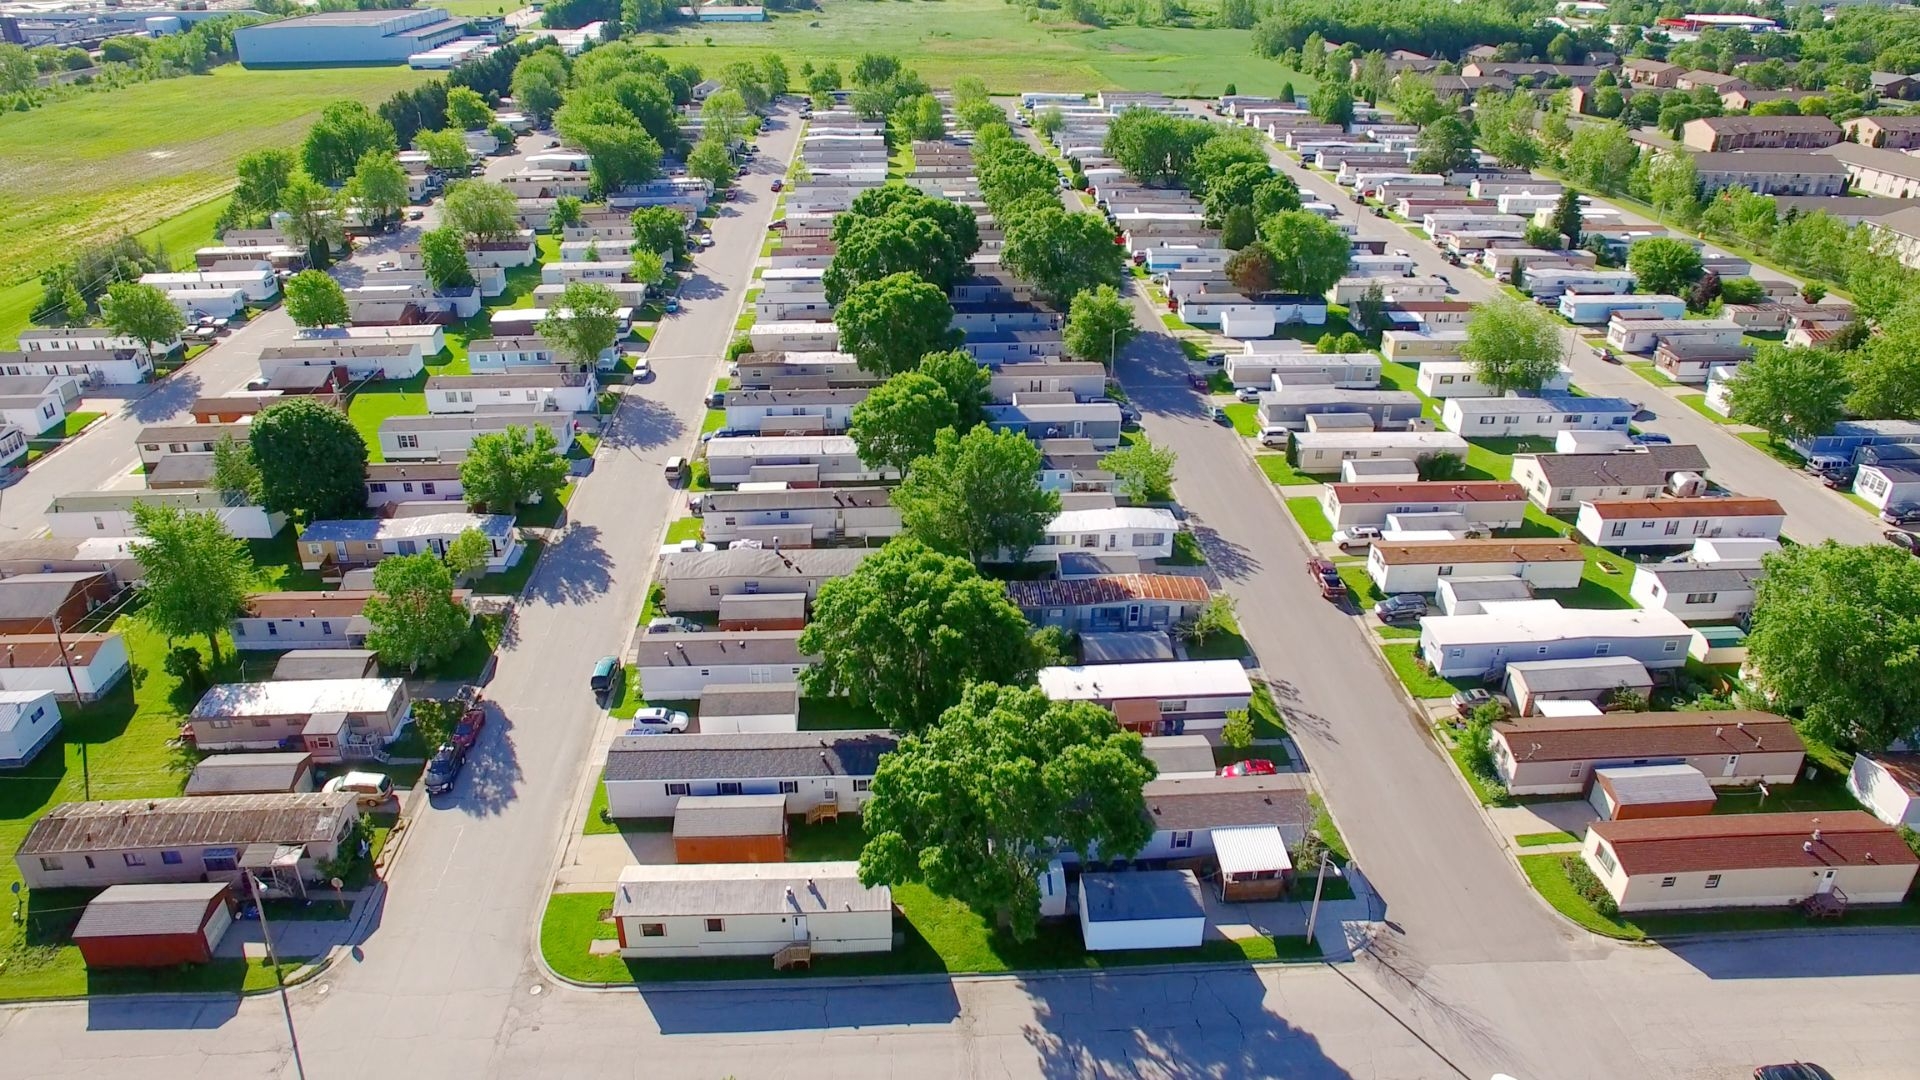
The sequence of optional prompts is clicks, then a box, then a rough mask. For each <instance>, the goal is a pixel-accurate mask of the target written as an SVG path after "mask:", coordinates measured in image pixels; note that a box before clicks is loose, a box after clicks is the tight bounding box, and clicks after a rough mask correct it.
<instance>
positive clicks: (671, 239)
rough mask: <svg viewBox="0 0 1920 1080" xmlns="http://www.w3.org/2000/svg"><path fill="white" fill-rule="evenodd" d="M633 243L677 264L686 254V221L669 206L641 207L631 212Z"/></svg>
mask: <svg viewBox="0 0 1920 1080" xmlns="http://www.w3.org/2000/svg"><path fill="white" fill-rule="evenodd" d="M633 243H634V246H635V247H639V248H645V249H646V250H648V251H657V252H659V253H660V254H661V255H662V256H664V257H665V258H666V259H667V261H668V262H672V263H677V262H679V261H680V260H681V259H683V258H685V257H686V254H687V225H686V220H685V219H684V218H682V217H681V216H680V212H679V211H678V210H675V209H674V208H672V207H670V206H643V207H641V208H640V209H638V210H635V211H634V212H633Z"/></svg>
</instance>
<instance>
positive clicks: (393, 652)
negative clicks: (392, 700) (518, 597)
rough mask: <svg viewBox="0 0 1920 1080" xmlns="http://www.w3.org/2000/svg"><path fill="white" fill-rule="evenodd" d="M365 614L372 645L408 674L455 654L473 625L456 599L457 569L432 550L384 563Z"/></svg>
mask: <svg viewBox="0 0 1920 1080" xmlns="http://www.w3.org/2000/svg"><path fill="white" fill-rule="evenodd" d="M365 614H366V617H367V622H368V623H369V624H371V629H369V630H368V631H367V647H368V648H369V649H372V650H373V651H374V652H376V653H378V654H380V659H381V660H384V661H386V662H387V663H389V664H394V665H405V666H406V669H407V670H408V671H417V670H419V668H420V665H422V664H432V663H433V662H435V661H437V660H442V659H445V658H446V657H449V656H452V655H453V654H454V653H455V652H456V651H458V650H459V648H460V642H461V640H462V639H464V638H465V637H466V634H467V625H468V623H469V622H471V619H470V618H469V616H468V614H467V610H466V609H465V608H463V607H461V606H460V604H459V602H458V601H456V600H455V599H454V598H453V571H451V570H450V569H448V567H447V564H446V563H444V562H441V561H440V559H439V557H438V556H436V555H434V554H433V553H432V552H427V551H423V552H421V553H420V554H418V555H395V556H390V557H388V558H385V559H382V560H380V562H379V564H378V565H376V566H375V567H374V568H373V595H372V596H370V597H368V598H367V606H366V611H365Z"/></svg>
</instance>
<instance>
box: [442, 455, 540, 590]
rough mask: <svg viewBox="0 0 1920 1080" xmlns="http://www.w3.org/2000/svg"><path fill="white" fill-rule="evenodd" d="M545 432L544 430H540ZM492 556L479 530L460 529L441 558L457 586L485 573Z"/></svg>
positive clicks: (448, 543) (491, 544)
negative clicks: (488, 560)
mask: <svg viewBox="0 0 1920 1080" xmlns="http://www.w3.org/2000/svg"><path fill="white" fill-rule="evenodd" d="M541 430H542V431H544V430H546V429H545V428H542V429H541ZM492 555H493V541H491V540H489V539H487V534H486V533H483V532H481V531H480V530H479V529H472V528H469V529H462V530H460V535H459V536H456V537H454V538H453V539H452V540H449V541H448V542H447V553H446V554H445V555H444V556H442V558H444V559H445V560H446V562H447V569H448V570H449V571H451V572H452V573H453V580H454V582H455V583H456V584H457V583H459V582H461V581H472V580H475V579H477V578H479V577H480V576H481V575H483V574H485V573H486V572H487V559H489V558H490V557H492Z"/></svg>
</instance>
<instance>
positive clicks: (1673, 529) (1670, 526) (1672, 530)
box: [1665, 521, 1680, 536]
mask: <svg viewBox="0 0 1920 1080" xmlns="http://www.w3.org/2000/svg"><path fill="white" fill-rule="evenodd" d="M1679 531H1680V523H1679V522H1677V521H1669V522H1667V528H1666V533H1665V535H1667V536H1673V535H1674V534H1676V533H1678V532H1679Z"/></svg>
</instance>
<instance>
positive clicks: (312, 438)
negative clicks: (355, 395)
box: [247, 397, 367, 521]
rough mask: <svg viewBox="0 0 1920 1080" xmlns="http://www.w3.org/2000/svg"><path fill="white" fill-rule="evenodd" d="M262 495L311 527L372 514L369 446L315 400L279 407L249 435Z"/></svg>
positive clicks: (341, 416)
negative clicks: (303, 517)
mask: <svg viewBox="0 0 1920 1080" xmlns="http://www.w3.org/2000/svg"><path fill="white" fill-rule="evenodd" d="M247 444H248V447H249V448H250V449H251V450H252V452H253V461H254V464H255V465H257V466H258V467H259V469H260V493H261V496H262V498H263V499H264V501H265V505H266V508H267V509H268V510H272V511H274V512H276V513H283V514H302V513H304V514H305V515H306V517H307V520H309V521H318V520H322V519H326V518H351V517H362V516H365V514H366V512H367V488H366V474H367V444H366V440H364V439H362V438H361V437H360V432H359V431H358V430H356V429H355V428H354V426H353V424H352V422H351V421H349V420H348V419H347V416H346V414H345V413H343V412H341V411H340V410H338V409H336V408H333V407H332V406H330V405H326V404H323V403H321V402H320V401H317V400H315V399H313V398H310V397H292V398H284V399H281V400H278V401H275V402H274V403H273V404H272V405H269V406H267V407H266V408H265V409H262V410H260V413H259V415H257V416H255V417H254V418H253V423H252V424H251V425H250V426H249V428H248V432H247Z"/></svg>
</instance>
